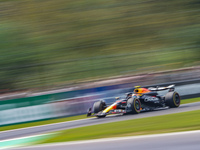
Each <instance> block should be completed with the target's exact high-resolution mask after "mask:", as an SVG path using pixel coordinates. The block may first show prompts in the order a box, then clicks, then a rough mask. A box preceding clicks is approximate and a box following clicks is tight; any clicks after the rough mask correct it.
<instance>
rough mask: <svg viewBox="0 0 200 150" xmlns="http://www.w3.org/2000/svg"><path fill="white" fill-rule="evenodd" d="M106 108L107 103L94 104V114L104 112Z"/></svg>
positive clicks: (98, 102)
mask: <svg viewBox="0 0 200 150" xmlns="http://www.w3.org/2000/svg"><path fill="white" fill-rule="evenodd" d="M105 107H106V103H105V102H104V101H97V102H95V103H94V105H93V110H94V113H95V114H96V113H98V112H100V111H102V110H104V109H105Z"/></svg>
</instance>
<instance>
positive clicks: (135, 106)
mask: <svg viewBox="0 0 200 150" xmlns="http://www.w3.org/2000/svg"><path fill="white" fill-rule="evenodd" d="M127 107H128V109H130V113H132V114H138V113H140V110H141V102H140V100H139V99H137V98H130V99H128V101H127Z"/></svg>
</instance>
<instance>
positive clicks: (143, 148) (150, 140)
mask: <svg viewBox="0 0 200 150" xmlns="http://www.w3.org/2000/svg"><path fill="white" fill-rule="evenodd" d="M19 149H20V150H55V149H56V150H66V149H70V150H71V149H72V150H102V149H106V150H107V149H109V150H122V149H128V150H129V149H130V150H132V149H139V150H199V149H200V130H197V131H189V132H178V133H167V134H156V135H146V136H132V137H122V138H109V139H100V140H88V141H80V142H65V143H57V144H46V145H38V146H30V147H24V148H22V147H21V148H19ZM19 149H15V150H19Z"/></svg>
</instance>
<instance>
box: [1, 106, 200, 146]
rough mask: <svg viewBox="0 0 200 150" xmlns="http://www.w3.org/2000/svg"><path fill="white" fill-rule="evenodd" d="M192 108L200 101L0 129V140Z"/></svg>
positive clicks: (185, 110)
mask: <svg viewBox="0 0 200 150" xmlns="http://www.w3.org/2000/svg"><path fill="white" fill-rule="evenodd" d="M192 110H200V102H197V103H189V104H183V105H181V106H180V107H178V108H170V109H166V108H165V109H161V110H156V111H150V112H141V113H140V114H135V115H114V116H107V117H105V118H100V119H98V118H87V119H81V120H75V121H68V122H62V123H55V124H48V125H42V126H35V127H28V128H22V129H15V130H9V131H2V132H0V140H6V139H12V138H19V137H25V136H32V135H38V134H44V133H48V132H52V131H59V130H63V129H71V128H77V127H83V126H90V125H96V124H103V123H109V122H117V121H123V120H130V119H138V118H146V117H153V116H160V115H166V114H173V113H180V112H187V111H192ZM199 148H200V147H199Z"/></svg>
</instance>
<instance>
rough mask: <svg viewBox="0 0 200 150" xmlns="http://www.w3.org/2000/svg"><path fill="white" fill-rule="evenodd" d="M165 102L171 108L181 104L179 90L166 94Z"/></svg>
mask: <svg viewBox="0 0 200 150" xmlns="http://www.w3.org/2000/svg"><path fill="white" fill-rule="evenodd" d="M165 102H166V105H167V106H169V107H170V108H176V107H179V106H180V103H181V98H180V96H179V94H178V93H177V92H169V93H167V94H166V95H165Z"/></svg>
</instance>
